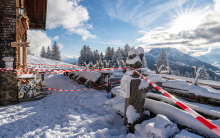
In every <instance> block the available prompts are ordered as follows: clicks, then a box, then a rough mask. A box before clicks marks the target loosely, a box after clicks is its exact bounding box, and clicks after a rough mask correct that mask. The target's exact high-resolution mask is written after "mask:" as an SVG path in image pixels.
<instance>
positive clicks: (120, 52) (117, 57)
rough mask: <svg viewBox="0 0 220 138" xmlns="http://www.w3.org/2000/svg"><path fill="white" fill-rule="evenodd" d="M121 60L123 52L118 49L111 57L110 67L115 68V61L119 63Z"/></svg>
mask: <svg viewBox="0 0 220 138" xmlns="http://www.w3.org/2000/svg"><path fill="white" fill-rule="evenodd" d="M123 58H124V50H123V49H121V48H120V47H118V49H117V50H116V52H115V54H114V56H113V57H112V60H111V63H112V64H111V65H112V66H114V67H117V60H118V61H120V60H123Z"/></svg>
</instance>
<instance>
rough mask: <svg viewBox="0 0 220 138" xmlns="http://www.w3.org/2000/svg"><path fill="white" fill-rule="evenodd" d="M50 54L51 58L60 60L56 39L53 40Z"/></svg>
mask: <svg viewBox="0 0 220 138" xmlns="http://www.w3.org/2000/svg"><path fill="white" fill-rule="evenodd" d="M51 56H52V59H53V60H57V61H61V56H60V50H59V46H58V45H57V42H56V41H55V42H54V45H53V47H52V54H51Z"/></svg>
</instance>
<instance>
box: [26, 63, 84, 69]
mask: <svg viewBox="0 0 220 138" xmlns="http://www.w3.org/2000/svg"><path fill="white" fill-rule="evenodd" d="M27 64H29V65H38V66H50V67H77V68H86V67H80V66H77V65H50V64H36V63H27ZM78 65H84V64H78Z"/></svg>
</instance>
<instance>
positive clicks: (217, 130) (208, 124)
mask: <svg viewBox="0 0 220 138" xmlns="http://www.w3.org/2000/svg"><path fill="white" fill-rule="evenodd" d="M135 72H136V73H138V74H139V75H140V76H141V77H143V78H144V79H145V80H146V81H147V82H148V83H150V84H151V85H152V86H153V87H154V88H156V89H157V90H158V91H160V92H161V93H162V94H164V95H165V96H167V97H168V98H169V99H170V100H172V101H173V102H174V103H176V104H177V105H178V106H179V107H181V108H182V109H183V110H185V111H186V112H188V113H189V114H190V115H192V116H193V117H195V118H196V119H197V120H198V121H200V122H201V123H202V124H204V125H205V126H206V127H208V128H209V129H211V130H212V131H213V132H215V133H216V134H217V135H219V136H220V128H219V127H218V126H216V125H215V124H213V123H211V122H210V121H208V120H207V119H205V118H204V117H202V116H201V115H200V114H198V113H197V112H195V111H194V110H192V109H191V108H190V107H188V106H187V105H184V104H183V103H182V102H181V101H179V100H178V99H176V98H175V97H174V96H172V95H171V94H169V93H168V92H167V91H165V90H163V89H162V88H160V87H159V86H157V85H156V84H155V83H153V82H152V81H150V80H149V79H147V78H146V77H144V76H143V75H141V74H140V73H139V72H138V71H136V70H135Z"/></svg>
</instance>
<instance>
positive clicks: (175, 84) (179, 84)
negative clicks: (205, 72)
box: [162, 80, 190, 90]
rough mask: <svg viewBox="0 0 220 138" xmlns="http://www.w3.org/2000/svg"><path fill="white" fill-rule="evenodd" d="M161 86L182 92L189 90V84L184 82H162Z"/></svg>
mask: <svg viewBox="0 0 220 138" xmlns="http://www.w3.org/2000/svg"><path fill="white" fill-rule="evenodd" d="M162 86H165V87H171V88H176V89H182V90H189V88H190V86H189V84H188V83H187V82H186V81H184V80H166V81H164V82H163V84H162Z"/></svg>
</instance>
